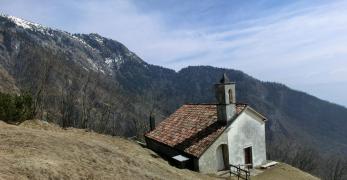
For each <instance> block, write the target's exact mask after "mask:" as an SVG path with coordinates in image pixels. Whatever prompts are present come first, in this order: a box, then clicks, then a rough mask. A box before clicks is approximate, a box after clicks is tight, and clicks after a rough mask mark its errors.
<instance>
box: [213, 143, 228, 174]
mask: <svg viewBox="0 0 347 180" xmlns="http://www.w3.org/2000/svg"><path fill="white" fill-rule="evenodd" d="M228 156H229V153H228V146H227V145H226V144H222V145H220V146H219V147H218V148H217V152H216V160H217V170H218V171H222V170H226V169H228V166H229V158H228Z"/></svg>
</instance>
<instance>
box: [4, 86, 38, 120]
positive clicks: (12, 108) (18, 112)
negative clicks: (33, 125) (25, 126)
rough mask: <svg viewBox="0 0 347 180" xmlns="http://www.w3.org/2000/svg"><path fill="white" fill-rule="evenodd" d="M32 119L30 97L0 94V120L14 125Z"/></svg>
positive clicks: (26, 95)
mask: <svg viewBox="0 0 347 180" xmlns="http://www.w3.org/2000/svg"><path fill="white" fill-rule="evenodd" d="M33 117H34V108H33V100H32V97H31V95H29V94H22V95H16V94H7V93H1V92H0V120H3V121H5V122H7V123H16V122H21V121H23V120H26V119H32V118H33Z"/></svg>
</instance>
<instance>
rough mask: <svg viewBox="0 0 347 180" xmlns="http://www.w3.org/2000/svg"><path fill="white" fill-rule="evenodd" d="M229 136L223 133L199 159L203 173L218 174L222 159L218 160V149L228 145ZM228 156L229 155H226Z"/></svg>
mask: <svg viewBox="0 0 347 180" xmlns="http://www.w3.org/2000/svg"><path fill="white" fill-rule="evenodd" d="M227 143H228V139H227V134H226V133H223V134H222V135H221V136H219V138H217V140H216V141H215V142H214V143H213V144H212V145H211V146H210V147H209V148H208V149H207V150H206V151H205V152H204V153H203V154H202V156H201V157H200V158H199V161H198V162H199V171H200V172H202V173H215V172H217V167H218V164H219V163H224V162H220V159H218V158H216V157H217V154H216V151H217V148H218V147H219V146H220V145H222V144H227ZM226 156H227V154H226Z"/></svg>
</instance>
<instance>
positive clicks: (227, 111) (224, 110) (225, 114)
mask: <svg viewBox="0 0 347 180" xmlns="http://www.w3.org/2000/svg"><path fill="white" fill-rule="evenodd" d="M215 93H216V98H217V101H218V103H217V116H218V121H220V122H222V123H225V124H227V123H228V122H229V121H230V120H231V119H233V117H234V116H235V114H236V94H235V83H234V82H230V80H229V78H228V76H227V75H226V73H224V75H223V77H222V79H221V80H220V81H219V83H217V84H215Z"/></svg>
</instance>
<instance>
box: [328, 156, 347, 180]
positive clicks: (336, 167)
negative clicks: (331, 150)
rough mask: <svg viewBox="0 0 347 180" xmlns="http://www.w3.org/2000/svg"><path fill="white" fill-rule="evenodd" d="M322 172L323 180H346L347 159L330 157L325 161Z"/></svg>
mask: <svg viewBox="0 0 347 180" xmlns="http://www.w3.org/2000/svg"><path fill="white" fill-rule="evenodd" d="M326 162H327V163H326V164H325V167H324V168H323V170H324V172H325V173H324V175H323V176H324V179H325V180H344V179H347V159H346V158H342V156H331V157H328V160H327V161H326Z"/></svg>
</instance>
